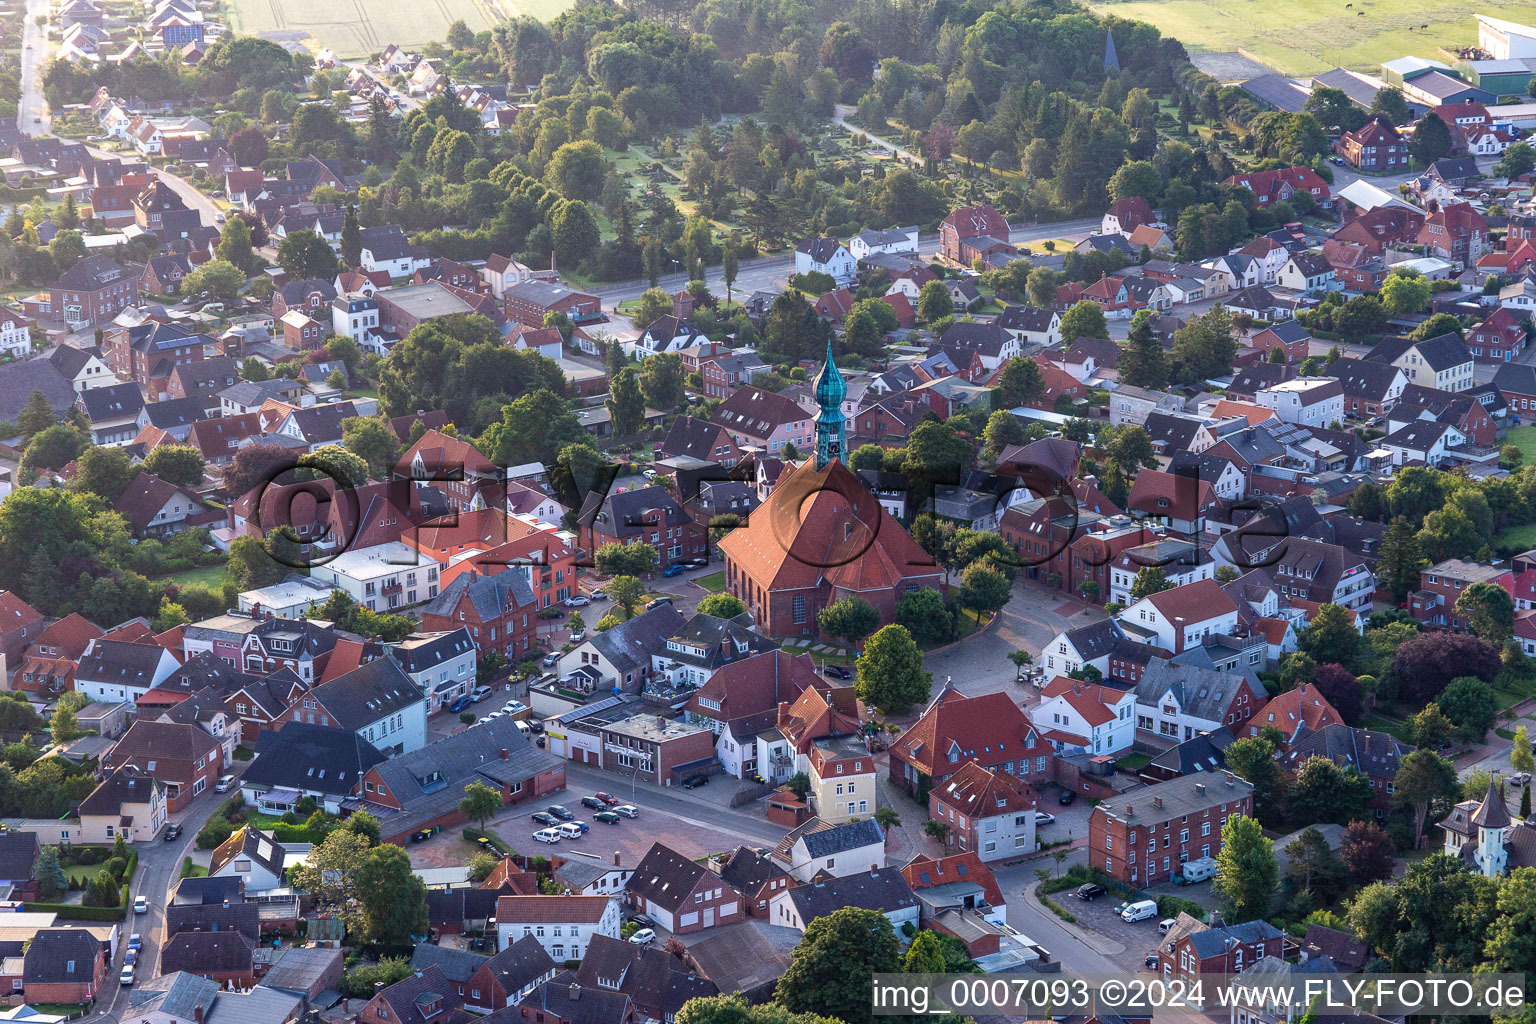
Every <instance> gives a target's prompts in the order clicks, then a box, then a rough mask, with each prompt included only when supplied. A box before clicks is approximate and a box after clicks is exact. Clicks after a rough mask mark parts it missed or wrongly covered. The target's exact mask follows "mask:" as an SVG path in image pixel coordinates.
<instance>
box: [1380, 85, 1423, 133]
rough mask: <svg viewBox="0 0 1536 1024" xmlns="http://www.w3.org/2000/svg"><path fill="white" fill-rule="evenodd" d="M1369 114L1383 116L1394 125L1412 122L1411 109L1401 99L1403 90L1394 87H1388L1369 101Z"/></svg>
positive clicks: (1404, 100) (1405, 101)
mask: <svg viewBox="0 0 1536 1024" xmlns="http://www.w3.org/2000/svg"><path fill="white" fill-rule="evenodd" d="M1370 113H1372V114H1384V115H1385V116H1386V117H1387V119H1388V120H1389V121H1391V122H1392V123H1393V124H1394V125H1399V124H1407V123H1408V122H1409V121H1412V120H1413V108H1412V107H1410V106H1409V105H1408V101H1407V100H1406V99H1404V98H1403V90H1401V89H1399V88H1398V87H1397V86H1395V85H1389V86H1387V88H1385V89H1381V90H1379V91H1378V92H1377V93H1376V98H1375V99H1374V100H1372V101H1371V109H1370Z"/></svg>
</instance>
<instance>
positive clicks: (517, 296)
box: [503, 280, 603, 327]
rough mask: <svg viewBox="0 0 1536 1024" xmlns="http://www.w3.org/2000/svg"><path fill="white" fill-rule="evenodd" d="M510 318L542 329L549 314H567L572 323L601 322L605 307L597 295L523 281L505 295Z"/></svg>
mask: <svg viewBox="0 0 1536 1024" xmlns="http://www.w3.org/2000/svg"><path fill="white" fill-rule="evenodd" d="M503 298H504V300H505V303H506V308H507V318H508V319H510V320H516V321H517V322H518V323H520V324H524V325H526V326H528V327H543V326H544V318H545V317H546V316H548V315H549V314H550V313H564V314H565V315H566V316H567V317H568V318H569V319H570V321H571V322H572V323H574V324H583V323H586V322H588V321H590V320H597V319H599V318H600V317H601V316H602V315H603V314H602V303H601V301H599V299H598V298H597V296H595V295H587V294H585V293H583V292H578V291H573V290H572V289H571V288H569V287H567V286H566V285H563V284H559V283H556V282H551V281H537V280H530V281H522V282H519V283H518V284H515V285H512V286H511V287H509V288H507V289H506V290H505V292H504V295H503Z"/></svg>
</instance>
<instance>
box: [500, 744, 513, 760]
mask: <svg viewBox="0 0 1536 1024" xmlns="http://www.w3.org/2000/svg"><path fill="white" fill-rule="evenodd" d="M511 756H512V752H511V751H509V750H508V749H507V748H506V747H502V748H501V759H502V760H503V761H505V760H506V759H507V758H509V757H511Z"/></svg>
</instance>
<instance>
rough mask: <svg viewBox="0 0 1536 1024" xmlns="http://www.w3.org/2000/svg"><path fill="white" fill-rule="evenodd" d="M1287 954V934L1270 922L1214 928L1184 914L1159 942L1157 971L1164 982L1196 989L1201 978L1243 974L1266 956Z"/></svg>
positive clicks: (1249, 922) (1261, 921)
mask: <svg viewBox="0 0 1536 1024" xmlns="http://www.w3.org/2000/svg"><path fill="white" fill-rule="evenodd" d="M1186 919H1187V921H1188V923H1187V924H1186V923H1185V922H1186ZM1284 954H1285V933H1284V932H1282V931H1281V930H1280V929H1278V928H1276V927H1275V926H1274V925H1272V924H1270V923H1269V922H1268V921H1263V920H1259V921H1247V922H1244V923H1243V924H1237V925H1229V926H1226V927H1215V928H1213V927H1211V926H1209V925H1205V924H1201V923H1199V922H1197V921H1195V920H1194V919H1193V918H1188V916H1187V915H1182V914H1181V915H1180V916H1179V925H1177V926H1175V927H1174V928H1172V929H1170V930H1169V932H1168V934H1167V935H1166V936H1165V937H1164V938H1163V939H1162V940H1161V941H1160V942H1159V943H1158V947H1157V953H1156V956H1157V965H1156V966H1155V967H1154V968H1153V970H1155V971H1157V972H1158V973H1160V974H1161V975H1162V976H1163V980H1164V981H1180V982H1183V983H1184V984H1186V985H1189V986H1193V985H1194V983H1195V982H1197V981H1199V980H1200V976H1201V975H1204V974H1240V973H1242V972H1243V971H1244V970H1247V969H1248V968H1249V967H1252V966H1253V965H1254V964H1255V963H1257V962H1258V961H1259V960H1261V959H1263V958H1264V957H1273V958H1275V959H1276V960H1278V959H1280V958H1281V957H1282V956H1283V955H1284Z"/></svg>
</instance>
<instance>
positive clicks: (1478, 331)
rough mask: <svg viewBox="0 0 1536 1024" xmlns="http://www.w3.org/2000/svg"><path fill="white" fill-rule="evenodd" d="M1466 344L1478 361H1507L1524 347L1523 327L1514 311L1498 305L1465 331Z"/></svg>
mask: <svg viewBox="0 0 1536 1024" xmlns="http://www.w3.org/2000/svg"><path fill="white" fill-rule="evenodd" d="M1466 345H1467V351H1468V352H1471V353H1472V358H1473V359H1475V360H1477V361H1478V362H1480V363H1507V362H1509V361H1510V360H1512V359H1514V358H1515V356H1517V355H1519V354H1520V350H1521V349H1522V348H1524V347H1525V328H1524V327H1523V326H1521V324H1520V321H1519V320H1517V319H1515V314H1514V313H1512V312H1510V311H1509V310H1508V309H1507V308H1505V307H1504V306H1500V307H1499V308H1498V309H1496V310H1494V311H1493V312H1492V313H1491V314H1489V316H1488V318H1487V319H1486V320H1484V321H1483V322H1482V323H1480V324H1478V325H1477V326H1476V327H1474V328H1472V329H1471V330H1469V331H1468V332H1467V336H1466Z"/></svg>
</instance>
